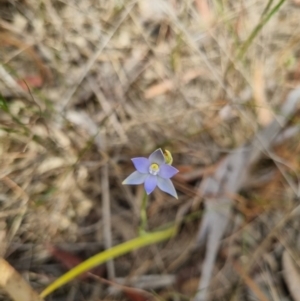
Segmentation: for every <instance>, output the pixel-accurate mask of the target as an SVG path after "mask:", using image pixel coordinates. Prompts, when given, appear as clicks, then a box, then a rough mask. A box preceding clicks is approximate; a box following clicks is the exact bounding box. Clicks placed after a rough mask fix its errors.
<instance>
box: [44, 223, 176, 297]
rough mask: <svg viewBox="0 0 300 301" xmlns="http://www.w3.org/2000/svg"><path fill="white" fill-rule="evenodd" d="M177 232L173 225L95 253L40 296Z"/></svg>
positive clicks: (57, 280)
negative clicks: (112, 260)
mask: <svg viewBox="0 0 300 301" xmlns="http://www.w3.org/2000/svg"><path fill="white" fill-rule="evenodd" d="M175 234H176V227H175V226H174V227H171V228H168V229H166V230H163V231H159V232H153V233H147V234H145V235H143V236H140V237H137V238H134V239H132V240H129V241H127V242H124V243H122V244H119V245H117V246H115V247H112V248H111V249H108V250H105V251H103V252H101V253H98V254H96V255H94V256H93V257H91V258H89V259H87V260H86V261H84V262H82V263H81V264H79V265H77V266H76V267H75V268H73V269H71V270H70V271H68V272H67V273H65V274H64V275H62V276H61V277H59V278H58V279H56V280H55V281H54V282H53V283H51V284H50V285H49V286H48V287H46V289H45V290H43V291H42V293H41V294H40V296H41V297H42V298H44V297H45V296H47V295H49V294H50V293H52V292H53V291H55V290H56V289H58V288H59V287H61V286H63V285H65V284H66V283H68V282H69V281H71V280H73V279H74V278H76V277H78V276H79V275H80V274H82V273H84V272H87V271H89V270H91V269H92V268H94V267H96V266H98V265H100V264H102V263H104V262H106V261H108V260H110V259H112V258H115V257H118V256H121V255H124V254H126V253H129V252H130V251H132V250H135V249H138V248H141V247H145V246H147V245H151V244H154V243H158V242H160V241H163V240H166V239H169V238H171V237H172V236H174V235H175Z"/></svg>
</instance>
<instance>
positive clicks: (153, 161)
mask: <svg viewBox="0 0 300 301" xmlns="http://www.w3.org/2000/svg"><path fill="white" fill-rule="evenodd" d="M131 160H132V162H133V164H134V167H135V168H136V171H135V172H133V173H132V174H131V175H130V176H129V177H127V178H126V179H125V180H124V181H123V183H122V184H125V185H139V184H143V183H144V187H145V191H146V193H147V194H148V195H149V194H150V193H151V192H152V191H153V190H154V189H155V187H156V186H158V187H159V188H160V189H161V190H162V191H164V192H166V193H168V194H170V195H172V196H173V197H175V198H176V199H177V198H178V197H177V193H176V190H175V188H174V185H173V183H172V182H171V180H170V178H172V177H173V176H174V175H176V174H177V173H178V170H177V169H176V168H174V167H173V166H171V165H169V164H166V160H165V157H164V154H163V152H162V150H161V149H160V148H159V149H157V150H156V151H154V152H153V153H152V154H151V155H150V156H149V158H148V159H147V158H144V157H138V158H133V159H131Z"/></svg>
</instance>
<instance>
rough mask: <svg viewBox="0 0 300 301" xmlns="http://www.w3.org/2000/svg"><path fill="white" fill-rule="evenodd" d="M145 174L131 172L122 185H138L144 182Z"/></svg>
mask: <svg viewBox="0 0 300 301" xmlns="http://www.w3.org/2000/svg"><path fill="white" fill-rule="evenodd" d="M147 176H148V175H147V174H143V173H140V172H138V171H135V172H133V173H132V174H131V175H130V176H128V177H127V178H126V179H125V180H124V181H123V182H122V184H123V185H138V184H142V183H144V182H145V180H146V178H147Z"/></svg>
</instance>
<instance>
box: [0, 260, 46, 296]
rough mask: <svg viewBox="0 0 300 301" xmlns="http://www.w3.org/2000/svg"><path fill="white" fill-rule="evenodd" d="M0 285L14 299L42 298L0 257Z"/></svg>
mask: <svg viewBox="0 0 300 301" xmlns="http://www.w3.org/2000/svg"><path fill="white" fill-rule="evenodd" d="M0 285H1V287H2V288H3V289H4V290H5V291H6V292H7V294H8V295H9V296H10V297H11V298H12V299H13V300H15V301H42V300H43V299H42V298H41V297H39V295H38V294H37V293H36V292H35V291H34V290H33V289H32V288H31V287H30V286H29V285H28V283H27V282H26V281H25V280H24V279H23V278H22V276H21V275H20V274H19V273H18V272H17V271H16V270H15V269H14V268H13V267H12V266H11V265H10V264H9V263H8V262H7V261H6V260H4V259H3V258H0Z"/></svg>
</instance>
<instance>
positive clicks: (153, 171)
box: [149, 163, 159, 176]
mask: <svg viewBox="0 0 300 301" xmlns="http://www.w3.org/2000/svg"><path fill="white" fill-rule="evenodd" d="M149 172H150V174H151V175H154V176H156V175H157V174H158V172H159V165H158V164H156V163H152V164H151V165H150V167H149Z"/></svg>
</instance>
